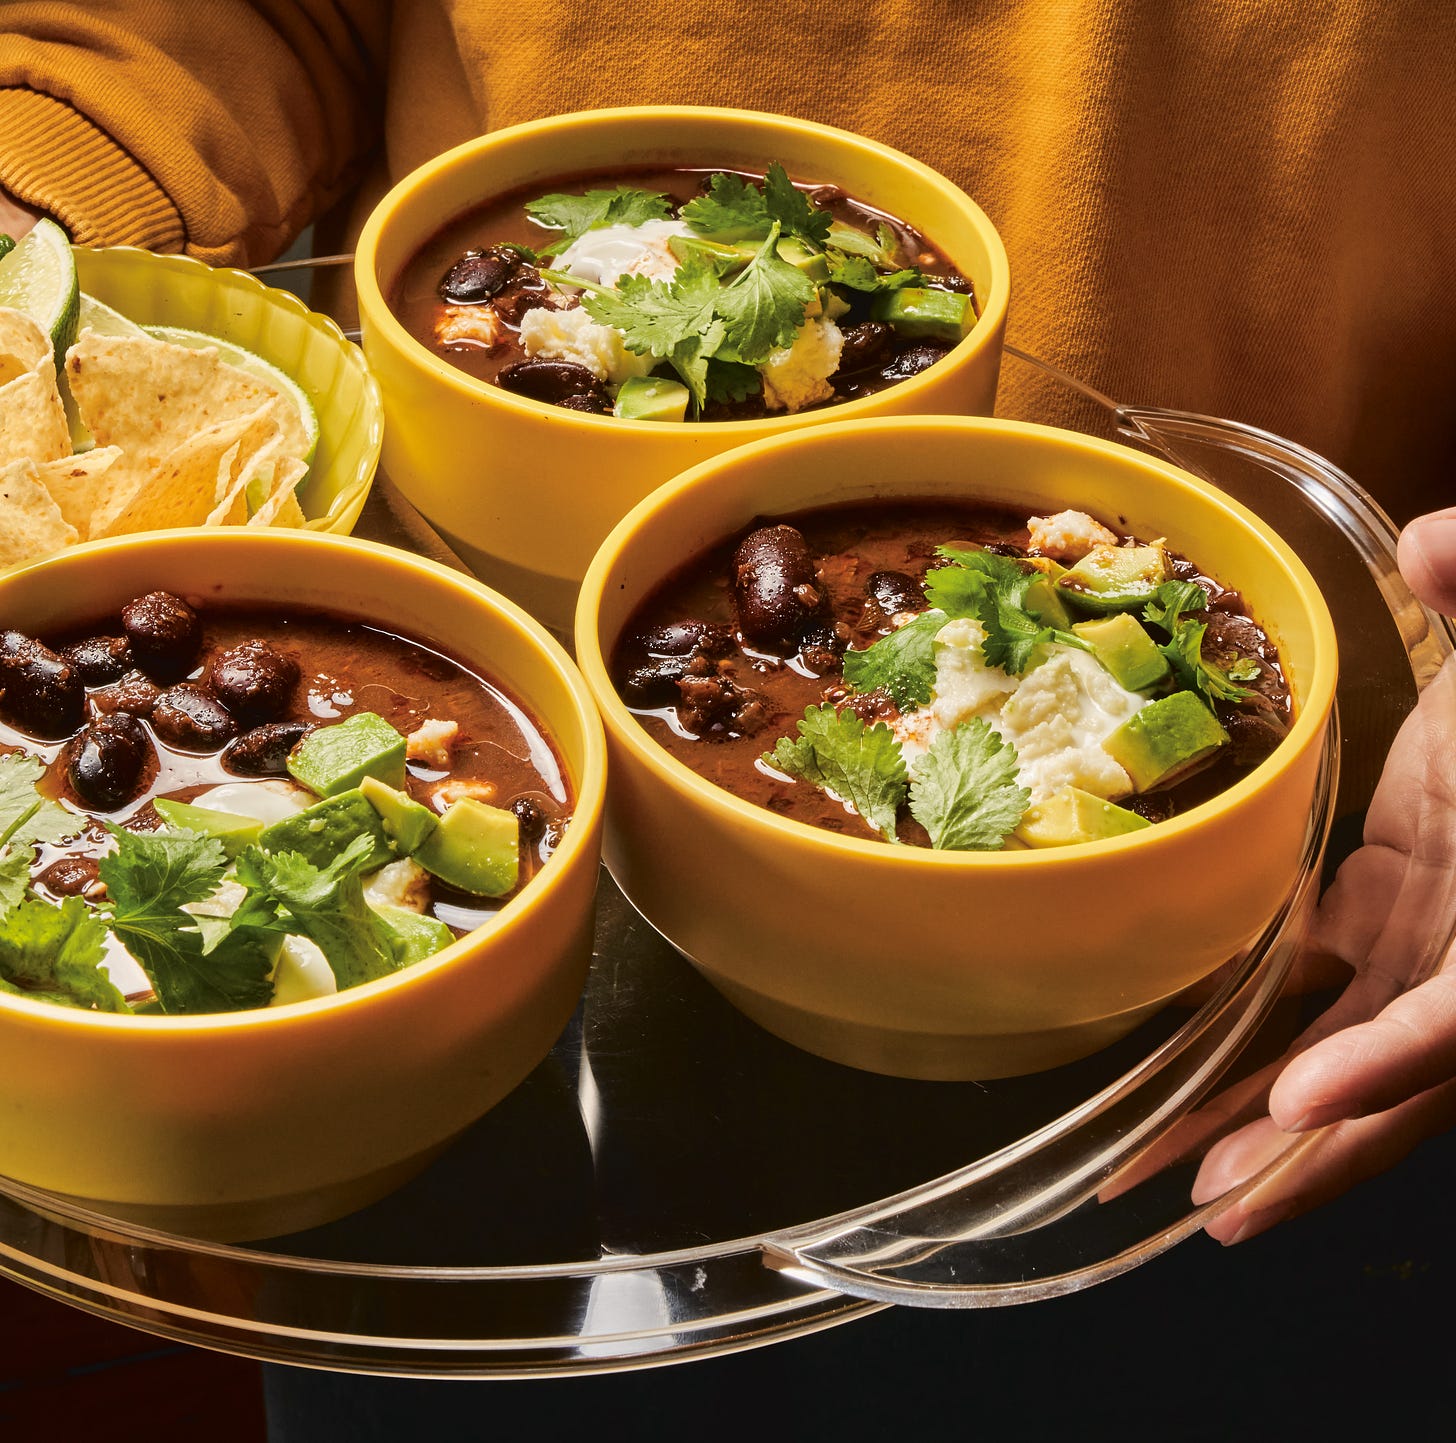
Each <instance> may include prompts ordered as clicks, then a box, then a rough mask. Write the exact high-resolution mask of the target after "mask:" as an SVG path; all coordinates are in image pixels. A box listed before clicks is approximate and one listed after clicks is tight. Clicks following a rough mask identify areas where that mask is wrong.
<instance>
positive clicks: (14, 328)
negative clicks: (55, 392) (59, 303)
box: [0, 306, 55, 385]
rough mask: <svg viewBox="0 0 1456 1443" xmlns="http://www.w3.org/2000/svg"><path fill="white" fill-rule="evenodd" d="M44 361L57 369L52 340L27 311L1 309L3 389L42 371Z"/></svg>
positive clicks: (0, 332)
mask: <svg viewBox="0 0 1456 1443" xmlns="http://www.w3.org/2000/svg"><path fill="white" fill-rule="evenodd" d="M43 361H50V362H51V364H52V366H54V365H55V358H54V357H53V356H52V355H51V338H50V337H49V336H48V335H46V333H45V332H44V331H43V330H41V328H40V327H39V326H38V325H37V324H36V322H35V321H34V320H33V319H32V318H31V317H30V316H28V315H26V314H25V312H24V311H15V310H11V309H10V308H9V307H8V306H0V385H4V384H5V382H6V381H13V380H14V379H15V378H16V377H17V376H23V375H25V374H26V372H27V371H38V370H39V369H40V368H41V363H42V362H43Z"/></svg>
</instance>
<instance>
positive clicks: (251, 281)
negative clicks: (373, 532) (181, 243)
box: [74, 246, 384, 533]
mask: <svg viewBox="0 0 1456 1443" xmlns="http://www.w3.org/2000/svg"><path fill="white" fill-rule="evenodd" d="M74 249H75V255H76V271H77V274H78V276H79V277H80V281H81V289H82V290H83V291H85V292H86V293H87V294H88V295H91V296H95V297H96V299H97V300H98V301H103V302H105V303H106V304H107V305H108V306H110V307H111V308H112V309H113V310H117V311H120V312H121V314H122V315H124V316H126V317H127V319H128V320H131V321H135V322H136V323H137V325H139V326H180V327H181V328H182V329H184V330H190V331H204V332H206V333H207V334H208V335H210V336H220V337H222V338H223V339H224V340H227V341H231V342H233V344H234V345H238V346H242V347H243V348H244V349H245V350H249V351H252V352H253V353H254V354H255V355H258V356H261V357H263V359H264V360H266V361H271V362H272V363H273V364H274V365H275V366H277V367H278V368H279V369H280V370H282V371H283V372H285V373H286V374H287V375H289V376H292V377H293V379H294V380H295V381H297V382H298V384H299V385H300V386H301V387H302V388H303V390H304V391H305V392H306V393H307V395H308V397H309V399H310V400H311V401H312V402H313V406H314V410H315V411H316V412H317V413H318V420H319V439H318V448H317V450H316V451H315V453H314V458H313V462H312V463H311V465H310V466H309V473H308V475H307V476H306V477H305V478H304V482H303V485H302V486H301V487H300V488H299V493H298V500H299V504H300V505H301V506H302V507H303V512H304V515H305V516H306V517H307V518H308V526H309V529H310V530H315V531H336V532H340V533H347V532H349V531H351V530H353V527H354V523H355V522H356V521H358V519H359V512H360V511H361V510H362V509H363V506H364V502H365V500H366V499H367V497H368V495H369V487H370V485H371V483H372V482H373V480H374V470H375V467H376V466H377V465H378V464H379V447H380V442H381V439H382V436H383V431H384V411H383V407H382V405H381V403H380V399H379V387H378V386H377V385H376V384H375V381H374V378H373V376H372V375H370V373H369V367H368V365H367V364H366V363H365V360H364V353H363V352H362V351H360V349H359V348H358V347H357V346H356V345H354V344H353V343H352V342H351V341H347V340H345V339H344V333H343V332H342V331H341V330H340V329H339V328H338V326H336V325H335V324H334V322H333V321H331V320H330V319H329V318H328V317H327V316H324V315H320V314H319V313H318V312H317V311H311V310H309V308H308V307H307V306H306V305H304V303H303V302H302V301H301V300H300V299H299V298H298V297H297V296H295V295H294V294H293V293H292V292H291V291H281V290H277V289H275V288H274V287H272V286H266V285H264V284H263V282H262V281H260V280H259V279H258V278H257V277H256V276H250V275H249V274H248V273H247V272H246V271H235V270H218V269H215V268H213V267H211V266H207V265H204V264H203V263H202V262H201V261H199V260H194V259H193V258H192V257H191V256H171V255H156V254H154V253H153V252H151V251H144V250H137V249H135V248H134V247H132V246H112V247H109V248H107V249H104V250H89V249H87V248H86V247H85V246H76V247H75V248H74Z"/></svg>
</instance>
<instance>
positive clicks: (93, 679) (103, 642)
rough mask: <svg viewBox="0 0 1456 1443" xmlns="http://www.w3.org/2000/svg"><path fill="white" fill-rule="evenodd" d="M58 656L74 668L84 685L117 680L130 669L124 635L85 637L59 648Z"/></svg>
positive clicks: (128, 647) (130, 663) (128, 648)
mask: <svg viewBox="0 0 1456 1443" xmlns="http://www.w3.org/2000/svg"><path fill="white" fill-rule="evenodd" d="M61 656H62V657H63V658H64V659H65V660H66V661H68V662H70V664H71V665H72V666H73V667H75V668H76V674H77V675H78V676H79V677H80V678H81V680H82V681H83V682H85V684H86V685H87V686H105V685H106V684H107V683H108V682H112V681H120V679H121V678H122V677H123V676H125V675H126V673H127V672H129V671H130V670H131V668H132V659H131V642H129V641H128V640H127V639H126V637H124V636H88V637H87V638H86V639H85V641H78V642H75V643H73V644H72V645H71V646H63V647H62V648H61Z"/></svg>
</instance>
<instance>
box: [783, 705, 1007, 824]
mask: <svg viewBox="0 0 1456 1443" xmlns="http://www.w3.org/2000/svg"><path fill="white" fill-rule="evenodd" d="M797 726H798V733H799V735H798V736H797V737H793V738H791V737H780V738H779V740H778V741H777V743H776V744H775V745H774V749H773V750H772V751H771V752H765V753H764V754H763V758H762V760H763V761H764V762H765V763H766V764H767V765H768V766H770V767H773V768H774V769H775V770H777V771H780V772H783V773H784V774H785V775H787V776H790V777H793V778H795V779H797V780H799V781H803V782H807V783H808V784H809V785H810V786H814V787H818V788H819V789H820V790H821V791H824V792H826V793H828V794H829V795H830V796H832V797H835V798H836V799H837V800H839V801H840V802H843V803H844V804H845V805H846V806H848V807H849V808H851V809H852V810H853V811H855V812H856V813H858V814H859V816H860V817H862V818H863V819H864V820H865V822H867V823H868V824H869V825H870V826H871V827H872V828H873V829H874V830H875V831H876V832H878V833H879V834H880V836H881V837H883V838H884V839H885V841H887V842H897V841H898V840H899V837H898V825H899V814H900V809H901V807H903V806H905V805H906V803H907V802H908V804H909V809H910V815H911V816H913V817H914V818H915V820H916V821H917V822H919V823H920V824H921V826H923V827H924V828H925V830H926V832H927V833H928V834H929V836H930V843H931V846H932V847H935V848H938V849H942V850H953V851H996V850H998V849H999V848H1000V847H1001V844H1002V843H1003V842H1004V841H1005V839H1006V837H1007V836H1008V835H1009V834H1010V833H1011V832H1013V831H1014V830H1015V829H1016V826H1017V824H1018V823H1019V822H1020V821H1021V815H1022V813H1023V812H1024V811H1025V810H1026V807H1027V803H1028V802H1029V801H1030V799H1031V793H1030V792H1029V791H1028V790H1027V789H1026V788H1025V787H1023V786H1021V785H1020V784H1019V783H1018V782H1017V780H1016V777H1017V760H1016V749H1015V748H1014V747H1013V746H1012V745H1011V744H1010V743H1009V742H1006V741H1003V740H1002V739H1001V738H1000V737H999V736H997V735H996V733H995V731H993V730H992V728H991V726H990V725H989V723H987V722H986V721H984V720H982V719H981V718H979V717H978V718H974V719H972V720H971V721H968V722H964V723H962V724H961V725H959V726H955V727H950V728H947V729H946V730H945V731H942V732H940V733H939V734H938V735H937V736H936V738H935V740H934V741H933V742H932V743H931V745H930V748H929V750H928V751H927V752H926V753H925V754H924V755H923V756H922V757H921V758H920V759H919V760H918V762H917V763H916V765H915V767H914V769H913V771H907V768H906V765H905V757H904V753H903V752H902V750H901V748H900V743H899V741H898V740H897V739H896V737H895V734H894V732H893V731H891V730H890V728H889V727H888V726H887V725H886V724H885V723H884V722H875V723H874V724H873V725H866V723H865V722H864V721H862V720H861V719H860V718H859V717H858V716H856V715H855V714H854V713H853V712H852V711H848V710H845V711H836V710H835V709H834V708H833V707H832V706H811V707H808V708H806V710H805V712H804V715H803V718H802V719H801V720H800V721H799V722H798V724H797Z"/></svg>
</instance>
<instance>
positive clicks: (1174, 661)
mask: <svg viewBox="0 0 1456 1443" xmlns="http://www.w3.org/2000/svg"><path fill="white" fill-rule="evenodd" d="M1207 605H1208V593H1207V592H1206V591H1204V589H1203V588H1202V587H1201V586H1199V585H1198V584H1197V583H1196V582H1193V581H1165V582H1163V583H1162V585H1161V586H1159V587H1158V588H1157V590H1156V591H1154V592H1153V596H1152V600H1150V601H1149V602H1148V603H1147V604H1146V605H1145V606H1144V607H1143V620H1144V621H1148V622H1151V623H1152V624H1153V625H1154V626H1159V627H1161V628H1162V629H1163V630H1164V631H1166V632H1167V633H1168V640H1167V641H1166V642H1163V643H1160V645H1159V647H1158V650H1159V651H1161V652H1162V653H1163V655H1164V656H1166V657H1167V658H1168V664H1169V665H1170V666H1171V667H1172V668H1173V673H1174V675H1175V676H1176V677H1177V678H1178V681H1179V682H1180V683H1181V684H1182V686H1183V687H1185V688H1186V689H1188V690H1190V691H1197V692H1200V693H1201V694H1202V695H1203V696H1204V697H1205V698H1206V699H1207V700H1208V701H1210V702H1213V701H1228V702H1239V701H1247V700H1248V699H1249V698H1250V697H1251V696H1253V695H1254V693H1253V692H1252V691H1250V690H1249V689H1248V688H1247V687H1243V686H1240V685H1239V684H1238V683H1239V682H1240V681H1253V680H1254V679H1255V678H1256V677H1257V676H1258V674H1259V669H1258V666H1257V665H1256V664H1255V665H1254V667H1253V674H1252V675H1250V672H1249V668H1248V666H1246V665H1244V664H1243V661H1247V658H1245V659H1243V660H1242V661H1241V662H1236V663H1235V665H1234V667H1233V668H1230V669H1229V670H1228V671H1225V670H1224V669H1223V667H1221V666H1219V665H1218V664H1217V663H1216V662H1213V661H1210V660H1209V659H1208V658H1207V657H1206V656H1204V654H1203V638H1204V636H1205V635H1206V634H1207V632H1208V623H1207V622H1206V621H1198V620H1196V619H1195V618H1193V617H1191V616H1186V615H1184V613H1185V612H1191V611H1202V610H1203V609H1204V608H1205V607H1206V606H1207ZM1235 671H1237V673H1238V674H1237V675H1235V674H1234V673H1235Z"/></svg>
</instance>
